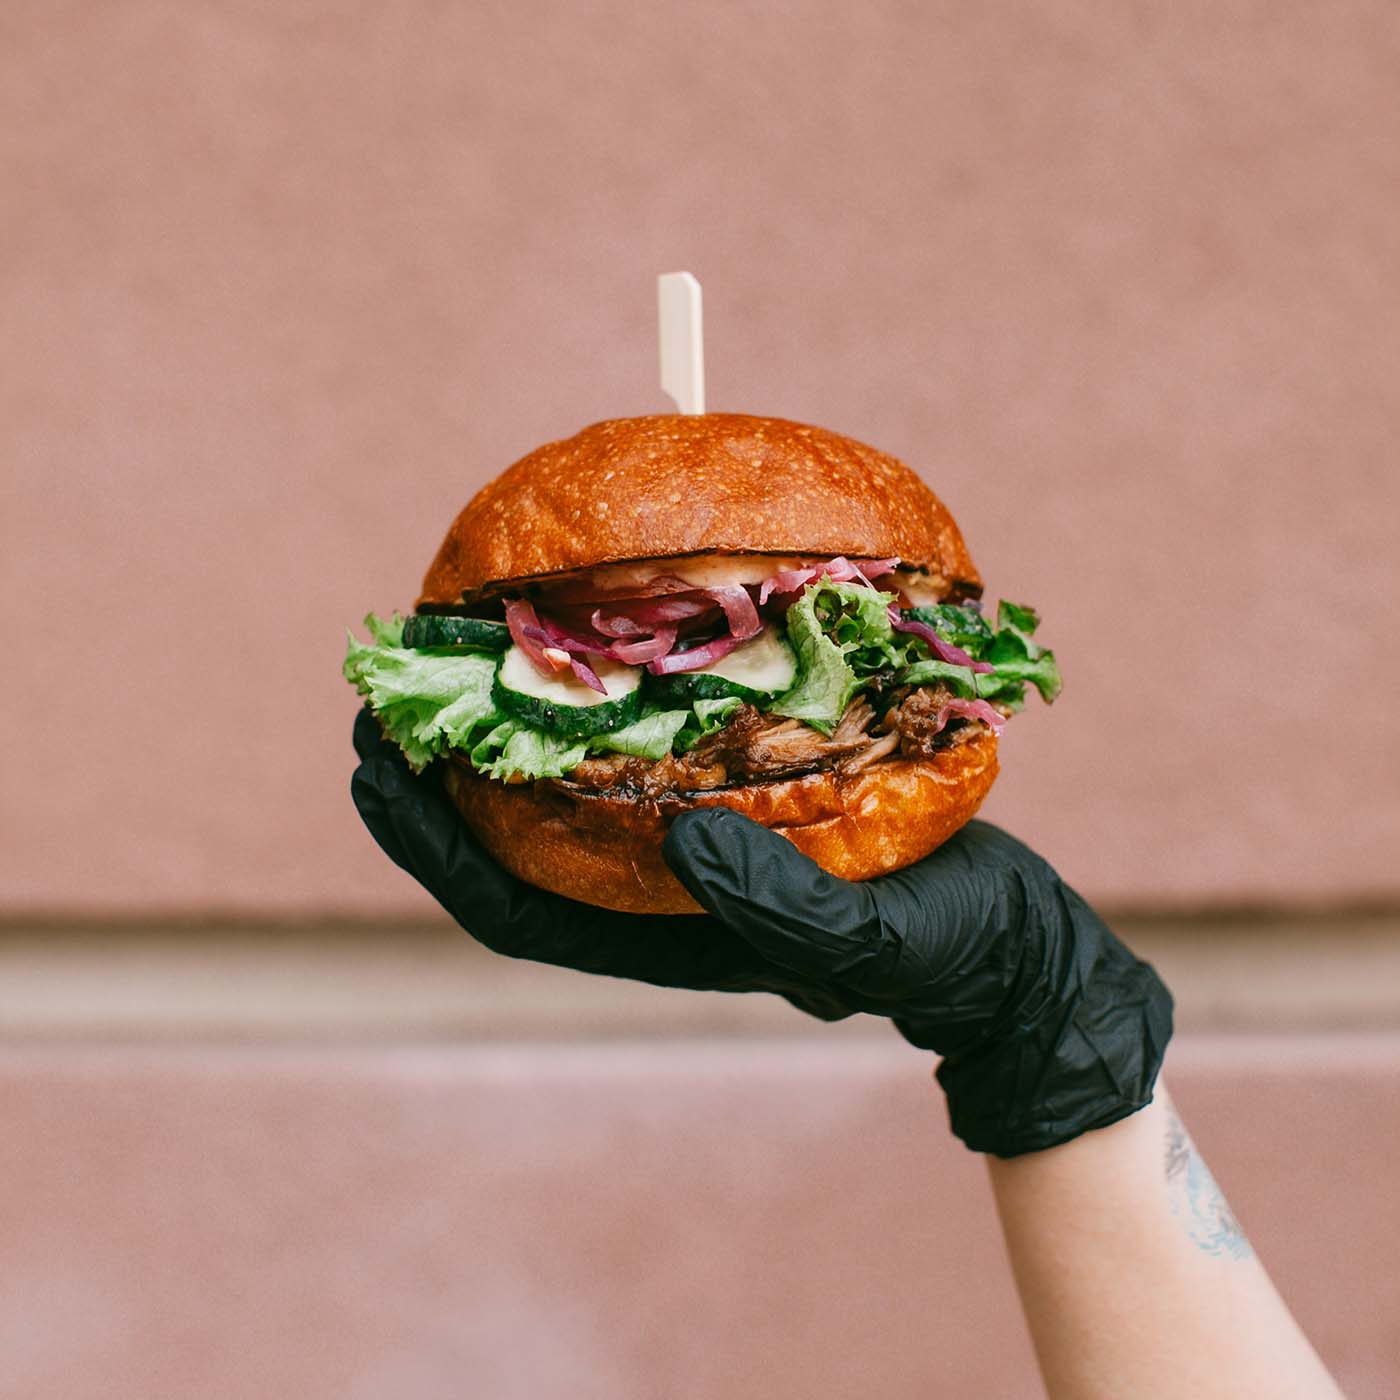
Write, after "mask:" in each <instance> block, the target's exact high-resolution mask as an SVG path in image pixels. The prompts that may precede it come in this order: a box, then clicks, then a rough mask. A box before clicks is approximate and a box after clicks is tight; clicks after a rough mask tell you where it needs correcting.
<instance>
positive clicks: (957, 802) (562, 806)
mask: <svg viewBox="0 0 1400 1400" xmlns="http://www.w3.org/2000/svg"><path fill="white" fill-rule="evenodd" d="M996 773H997V741H996V737H995V736H994V735H993V734H992V733H991V731H990V730H988V731H984V732H983V733H981V734H979V735H977V736H976V737H975V738H972V739H969V740H967V741H966V742H964V743H960V744H957V745H954V746H953V747H951V748H947V749H942V750H940V751H938V752H937V753H935V754H934V756H933V757H932V758H921V759H891V760H885V761H883V762H880V763H872V764H871V765H869V767H867V768H864V769H862V770H860V771H859V772H857V773H853V774H851V775H849V776H843V775H841V774H840V773H839V772H837V771H836V770H827V771H824V772H817V773H808V774H805V775H804V776H802V777H798V778H784V779H778V780H774V781H770V782H754V783H749V784H746V785H744V786H742V787H725V788H715V789H710V790H707V791H699V792H690V793H675V794H670V795H666V796H663V797H661V798H659V799H639V798H637V797H629V796H626V795H620V794H609V793H608V792H606V791H604V792H591V791H589V790H587V789H584V788H581V787H575V786H574V785H572V784H569V783H566V782H557V783H556V782H541V783H513V784H506V783H500V782H496V781H494V780H493V779H490V778H484V777H482V776H480V775H479V774H478V773H476V772H475V771H474V770H473V769H472V767H471V765H470V764H469V763H468V762H467V761H466V760H465V758H463V757H461V756H459V755H457V754H452V755H450V756H449V761H448V763H447V765H446V769H445V774H444V781H445V784H446V787H447V791H448V793H449V794H450V795H451V797H452V800H453V801H454V802H455V803H456V805H457V807H458V809H459V810H460V811H461V813H462V816H463V818H464V819H465V820H466V823H467V826H468V827H469V828H470V829H471V830H472V832H473V833H474V834H475V836H476V838H477V839H478V840H479V841H480V842H481V844H482V845H483V846H485V847H486V849H487V850H488V851H489V852H490V853H491V855H492V856H494V857H495V858H496V860H498V861H499V862H500V863H501V864H502V865H503V866H505V868H506V869H507V870H509V871H510V872H511V873H512V874H513V875H516V876H518V877H519V878H520V879H522V880H526V881H528V882H529V883H530V884H532V885H538V886H540V887H542V888H543V889H547V890H553V891H555V892H556V893H557V894H562V895H566V896H568V897H569V898H570V899H577V900H582V901H584V902H585V903H588V904H599V905H602V906H603V907H604V908H607V909H618V910H622V911H624V912H628V913H653V914H695V913H699V912H701V911H700V907H699V905H697V904H696V903H695V901H694V900H693V899H691V897H690V895H689V894H687V893H686V891H685V889H684V887H683V886H682V885H681V883H680V881H679V880H677V879H676V877H675V876H674V875H673V874H672V873H671V870H670V867H669V866H667V864H666V862H665V860H664V859H663V858H662V855H661V842H662V839H663V837H664V836H665V834H666V829H667V827H668V826H669V825H670V823H671V822H672V821H673V820H674V819H675V818H676V817H677V816H679V815H680V813H682V812H688V811H691V810H692V809H694V808H698V807H729V808H732V809H733V810H734V811H736V812H741V813H743V815H744V816H746V817H751V818H753V820H755V821H757V822H759V823H761V824H762V825H763V826H766V827H769V828H771V829H772V830H774V831H777V832H779V833H780V834H781V835H783V836H785V837H787V839H788V840H789V841H791V842H792V844H793V845H794V846H796V847H797V848H798V850H800V851H802V852H804V853H805V854H806V855H809V856H811V857H812V859H813V860H815V861H816V862H817V863H818V864H819V865H820V866H822V867H823V868H824V869H825V870H828V871H830V872H831V873H832V874H833V875H839V876H841V877H842V878H844V879H847V880H866V879H869V878H870V877H871V876H874V875H883V874H885V873H887V872H888V871H891V870H897V869H899V868H900V867H901V866H905V865H908V864H909V863H910V862H912V861H916V860H919V859H921V858H922V857H924V856H926V855H927V854H928V853H929V852H930V851H932V850H933V849H934V848H935V847H936V846H939V845H941V844H942V843H943V842H944V841H946V840H947V839H948V837H950V836H951V835H952V834H953V833H954V832H955V831H957V830H958V828H959V827H961V826H962V825H963V824H964V823H965V822H967V821H969V820H970V819H971V817H972V816H973V814H974V813H975V812H976V811H977V808H978V807H979V806H980V805H981V802H982V799H983V798H984V797H985V796H986V795H987V790H988V789H989V788H990V787H991V785H992V780H993V779H994V778H995V777H996Z"/></svg>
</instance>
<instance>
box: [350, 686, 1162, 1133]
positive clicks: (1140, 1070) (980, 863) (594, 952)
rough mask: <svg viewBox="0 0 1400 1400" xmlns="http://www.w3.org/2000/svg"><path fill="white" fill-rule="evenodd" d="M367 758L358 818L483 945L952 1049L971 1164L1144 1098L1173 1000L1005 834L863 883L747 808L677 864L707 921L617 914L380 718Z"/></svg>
mask: <svg viewBox="0 0 1400 1400" xmlns="http://www.w3.org/2000/svg"><path fill="white" fill-rule="evenodd" d="M355 747H356V750H357V751H358V753H359V755H360V760H361V761H360V766H359V767H358V768H357V769H356V770H355V775H354V778H353V779H352V781H351V793H352V795H353V797H354V800H355V805H356V807H357V808H358V809H359V812H360V815H361V817H363V819H364V821H365V825H366V826H368V827H369V829H370V832H371V833H372V834H373V836H374V838H375V840H376V841H378V842H379V844H380V846H381V847H382V848H383V849H384V851H385V853H386V854H387V855H388V856H389V857H390V859H392V860H393V861H395V862H396V863H397V864H398V865H400V866H402V867H403V868H404V869H405V870H407V871H408V872H409V874H411V875H412V876H413V877H414V878H415V879H417V880H418V881H419V882H420V883H421V884H422V885H423V886H424V887H425V888H426V889H427V890H428V891H429V893H430V894H432V895H433V897H434V898H435V899H437V901H438V902H439V903H440V904H441V905H442V906H443V907H444V908H445V909H446V910H447V911H448V913H449V914H451V915H452V917H453V918H454V919H456V920H457V921H458V923H460V924H462V925H463V927H465V928H467V929H468V930H469V931H470V932H471V933H472V934H473V935H474V936H475V937H476V938H477V939H479V940H480V941H481V942H482V943H484V944H485V945H486V946H487V947H488V948H492V949H494V950H495V951H497V952H500V953H506V954H509V955H511V956H514V957H524V958H532V959H534V960H536V961H539V962H548V963H555V964H557V965H559V966H563V967H574V968H579V969H581V970H583V971H585V972H601V973H607V974H609V975H612V976H615V977H629V978H634V979H637V980H639V981H643V982H651V983H655V984H657V985H660V986H670V987H692V988H703V989H713V990H720V991H766V992H776V993H777V994H778V995H780V996H783V997H786V998H787V1000H788V1001H790V1002H792V1003H793V1004H794V1005H795V1006H797V1007H799V1008H800V1009H802V1010H803V1011H806V1012H808V1013H810V1014H811V1015H814V1016H818V1017H821V1018H822V1019H824V1020H838V1019H840V1018H841V1017H843V1016H849V1015H851V1014H853V1013H854V1012H857V1011H864V1012H868V1013H870V1014H872V1015H876V1016H886V1017H888V1018H889V1019H890V1020H892V1021H893V1022H894V1024H895V1026H896V1027H897V1028H898V1030H899V1031H900V1033H901V1034H902V1035H903V1036H904V1037H905V1039H907V1040H909V1041H911V1042H912V1043H913V1044H915V1045H918V1046H920V1047H922V1048H924V1049H928V1050H934V1051H937V1052H938V1053H939V1054H940V1055H942V1056H943V1060H942V1063H941V1064H940V1065H939V1067H938V1080H939V1083H940V1084H942V1086H943V1088H944V1090H945V1091H946V1092H947V1095H948V1107H949V1114H950V1117H951V1120H952V1127H953V1131H954V1132H955V1133H956V1134H957V1135H958V1136H959V1137H960V1138H962V1140H963V1141H964V1142H965V1143H966V1144H967V1145H968V1146H969V1147H971V1148H973V1149H974V1150H975V1151H978V1152H992V1153H995V1154H996V1155H998V1156H1001V1157H1013V1156H1017V1155H1018V1154H1020V1153H1023V1152H1034V1151H1038V1150H1040V1149H1041V1148H1046V1147H1053V1146H1055V1145H1056V1144H1058V1143H1062V1142H1067V1141H1069V1140H1070V1139H1071V1138H1074V1137H1077V1136H1078V1135H1079V1134H1080V1133H1083V1132H1087V1131H1088V1130H1089V1129H1091V1128H1101V1127H1106V1126H1107V1125H1108V1124H1109V1123H1114V1122H1117V1121H1118V1120H1119V1119H1120V1118H1126V1117H1127V1116H1128V1115H1129V1114H1131V1113H1134V1112H1136V1111H1137V1110H1138V1109H1139V1108H1142V1107H1143V1106H1144V1105H1145V1104H1147V1103H1149V1102H1150V1101H1151V1098H1152V1085H1153V1083H1154V1081H1155V1079H1156V1077H1157V1071H1158V1069H1159V1068H1160V1067H1161V1063H1162V1057H1163V1054H1164V1053H1165V1051H1166V1046H1167V1041H1168V1039H1169V1038H1170V1036H1171V1025H1172V1000H1171V995H1170V993H1169V992H1168V991H1167V989H1166V987H1165V986H1164V985H1163V984H1162V982H1161V980H1160V979H1159V978H1158V976H1157V974H1156V973H1155V972H1154V971H1153V970H1152V968H1151V967H1150V966H1148V964H1147V963H1144V962H1141V961H1139V960H1138V959H1137V958H1135V957H1134V956H1133V955H1132V954H1131V953H1130V952H1129V951H1128V949H1127V948H1125V947H1124V946H1123V944H1121V943H1120V942H1119V941H1118V940H1117V939H1116V938H1115V937H1114V936H1113V934H1112V933H1111V932H1109V930H1108V929H1107V928H1106V927H1105V926H1104V924H1103V923H1102V921H1101V920H1100V919H1099V918H1098V917H1097V915H1095V914H1094V912H1093V910H1092V909H1090V908H1089V906H1088V905H1087V904H1085V903H1084V901H1083V900H1082V899H1080V898H1079V896H1078V895H1077V894H1075V893H1074V891H1073V890H1071V889H1069V888H1068V887H1067V886H1066V885H1064V884H1063V883H1062V882H1061V881H1060V878H1059V877H1058V876H1057V875H1056V874H1055V872H1054V871H1053V870H1052V869H1051V868H1050V867H1049V866H1048V865H1047V864H1046V863H1045V862H1044V861H1043V860H1041V859H1040V857H1039V856H1037V855H1035V854H1034V853H1033V852H1032V851H1030V850H1028V849H1027V848H1026V847H1025V846H1023V845H1021V843H1020V842H1019V841H1016V840H1014V839H1013V838H1011V837H1010V836H1007V835H1006V834H1005V833H1004V832H1001V831H998V830H997V829H996V828H995V827H993V826H988V825H987V824H986V823H984V822H973V823H971V824H970V825H968V826H967V827H964V828H963V830H962V831H960V832H959V833H958V834H957V835H956V836H954V837H953V838H952V840H950V841H948V842H947V843H946V844H945V845H943V846H941V847H940V848H939V849H938V850H937V851H935V852H934V853H933V854H932V855H931V856H928V857H927V858H926V859H924V860H922V861H919V862H918V863H917V864H916V865H911V866H909V867H907V868H906V869H904V870H899V871H896V872H895V873H894V874H893V875H886V876H884V877H882V878H880V879H877V880H869V881H866V882H864V883H861V884H852V883H850V882H848V881H845V880H838V879H836V878H835V877H834V876H831V875H828V874H826V872H825V871H823V870H822V869H821V868H820V867H819V866H817V865H816V864H815V863H814V862H813V861H811V860H809V859H808V858H807V857H806V856H804V855H802V854H801V853H800V852H799V851H797V850H796V849H795V848H794V847H793V846H792V845H791V844H790V843H789V842H787V841H785V840H784V839H783V838H782V837H781V836H777V835H775V834H774V833H772V832H770V831H767V830H765V829H764V828H763V827H760V826H758V825H756V824H755V823H753V822H751V821H749V820H747V819H746V818H744V817H741V816H739V815H738V814H737V813H734V812H731V811H728V810H726V809H725V808H709V809H706V810H702V811H696V812H688V813H685V814H684V815H682V816H680V817H678V818H677V819H676V820H675V822H674V823H673V824H672V826H671V829H670V832H669V833H668V835H667V837H666V844H665V847H664V853H665V856H666V859H667V861H668V862H669V864H670V866H671V868H672V869H673V870H674V871H675V873H676V875H677V876H678V878H679V879H680V881H681V883H682V884H683V885H684V886H685V887H686V889H687V890H689V891H690V893H691V895H692V896H693V897H694V898H695V900H696V901H697V902H698V903H699V904H701V905H702V906H703V907H704V908H705V909H706V910H708V911H709V915H708V916H707V917H705V916H702V917H695V916H687V915H680V916H665V915H648V914H617V913H613V912H611V911H609V910H606V909H598V908H595V907H594V906H593V905H588V904H579V903H576V902H575V901H573V900H569V899H565V898H563V897H562V896H560V895H555V894H550V893H548V892H546V891H544V890H539V889H536V888H535V887H533V886H531V885H527V884H524V883H523V882H521V881H519V880H517V879H515V878H514V877H513V876H511V875H509V874H507V873H506V872H505V871H504V870H502V869H501V868H500V866H499V865H497V864H496V863H495V861H493V860H492V859H491V858H490V857H489V856H488V855H487V854H486V853H485V852H484V851H483V850H482V849H481V847H480V846H479V845H478V844H477V842H476V841H475V840H474V839H473V837H472V836H471V834H470V833H469V832H468V831H467V829H466V827H465V825H464V824H463V822H462V819H461V817H460V816H459V815H458V813H457V810H456V808H455V807H453V805H452V803H451V802H450V801H449V799H448V798H447V796H446V794H445V793H444V792H443V791H442V789H441V786H440V784H439V783H438V781H437V778H436V775H435V774H433V773H431V772H429V773H427V774H424V775H423V776H421V777H415V776H414V775H413V774H412V773H411V772H410V771H409V769H408V766H407V764H406V763H405V762H404V760H403V757H402V755H401V754H400V753H399V750H398V748H397V746H395V745H394V744H392V743H390V742H388V741H387V740H385V739H384V738H383V737H382V735H381V734H380V731H379V726H378V724H377V723H376V722H375V720H374V719H373V717H372V716H371V715H369V714H368V712H362V713H361V715H360V717H359V719H358V720H357V721H356V725H355Z"/></svg>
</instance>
